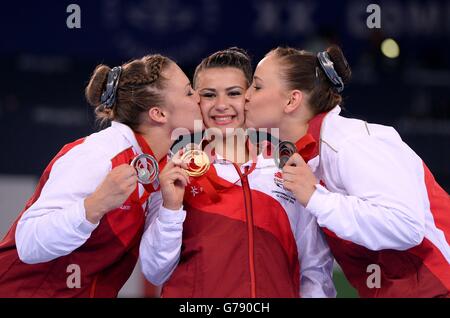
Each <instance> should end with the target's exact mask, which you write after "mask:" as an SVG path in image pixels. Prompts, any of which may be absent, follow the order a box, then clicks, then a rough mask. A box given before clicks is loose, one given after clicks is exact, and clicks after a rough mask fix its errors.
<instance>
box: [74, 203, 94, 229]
mask: <svg viewBox="0 0 450 318" xmlns="http://www.w3.org/2000/svg"><path fill="white" fill-rule="evenodd" d="M76 209H77V213H74V214H73V215H74V217H75V218H76V219H74V220H73V221H72V222H71V223H72V224H76V225H77V226H76V229H77V230H78V231H79V232H80V233H82V234H84V235H90V234H91V233H92V231H94V230H95V229H96V228H97V226H98V225H99V224H100V222H98V223H97V224H93V223H91V222H89V221H88V219H87V218H86V209H85V208H84V200H80V201H79V203H78V204H77V207H76Z"/></svg>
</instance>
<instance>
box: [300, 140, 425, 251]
mask: <svg viewBox="0 0 450 318" xmlns="http://www.w3.org/2000/svg"><path fill="white" fill-rule="evenodd" d="M336 155H337V160H336V162H335V164H334V165H333V166H331V167H330V169H331V170H330V171H331V173H334V174H335V175H336V177H337V178H338V180H339V181H338V182H339V183H341V185H340V186H342V188H343V189H344V191H345V192H346V194H341V193H332V192H330V191H328V190H326V189H325V188H324V187H322V186H320V185H316V190H315V191H314V193H313V195H312V196H311V198H310V200H309V202H308V204H307V210H309V211H310V212H311V213H312V214H313V215H315V216H316V217H317V221H318V223H319V225H321V226H323V227H327V228H328V229H330V230H331V231H333V232H334V233H335V234H336V235H337V236H338V237H340V238H342V239H345V240H348V241H352V242H354V243H356V244H359V245H362V246H365V247H366V248H368V249H371V250H382V249H396V250H406V249H409V248H411V247H414V246H416V245H418V244H420V243H421V242H422V240H423V237H424V232H425V211H424V210H425V209H424V202H423V199H422V198H423V194H422V193H421V192H420V184H419V183H418V180H419V178H418V177H417V173H418V172H417V165H415V163H414V162H415V161H414V159H415V157H414V156H413V152H412V151H411V150H410V149H409V148H408V147H407V146H406V145H404V144H403V143H399V142H392V141H389V140H388V141H385V140H380V139H378V138H375V137H371V136H365V137H362V138H357V139H351V140H348V141H347V142H346V144H345V145H343V147H342V148H341V149H339V152H338V153H337V154H336ZM326 164H330V163H326Z"/></svg>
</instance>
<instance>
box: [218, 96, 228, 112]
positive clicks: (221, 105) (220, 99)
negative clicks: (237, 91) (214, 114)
mask: <svg viewBox="0 0 450 318" xmlns="http://www.w3.org/2000/svg"><path fill="white" fill-rule="evenodd" d="M215 108H216V109H217V110H219V111H224V110H226V109H227V108H228V106H227V103H226V98H225V96H223V95H222V94H219V95H218V96H217V99H216V105H215Z"/></svg>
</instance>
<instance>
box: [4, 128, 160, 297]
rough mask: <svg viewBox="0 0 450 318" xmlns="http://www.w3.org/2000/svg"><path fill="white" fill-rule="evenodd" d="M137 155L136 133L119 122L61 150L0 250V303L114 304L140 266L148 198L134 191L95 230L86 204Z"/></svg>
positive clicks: (138, 188)
mask: <svg viewBox="0 0 450 318" xmlns="http://www.w3.org/2000/svg"><path fill="white" fill-rule="evenodd" d="M138 153H142V150H141V147H140V146H139V144H138V142H137V140H136V138H135V135H134V133H133V131H132V130H131V129H130V128H129V127H128V126H126V125H123V124H120V123H117V122H113V123H112V126H111V127H109V128H107V129H105V130H102V131H100V132H98V133H94V134H92V135H90V136H88V137H86V138H84V139H80V140H77V141H76V142H73V143H70V144H68V145H66V146H64V147H63V148H62V150H61V151H60V152H59V153H58V154H57V155H56V157H55V158H54V159H53V160H52V161H51V162H50V164H49V165H48V166H47V168H46V169H45V171H44V173H43V175H42V177H41V179H40V181H39V184H38V186H37V189H36V191H35V193H34V194H33V196H32V197H31V198H30V200H29V201H28V202H27V204H26V207H25V209H24V211H23V212H22V213H21V214H20V216H19V217H18V219H17V221H16V222H15V223H14V225H13V226H12V227H11V229H10V230H9V232H8V233H7V235H6V237H5V238H4V239H3V240H2V241H1V242H0V297H116V296H117V293H118V292H119V290H120V289H121V288H122V286H123V285H124V284H125V282H126V281H127V279H128V278H129V276H130V275H131V273H132V271H133V269H134V267H135V265H136V262H137V259H138V248H139V242H140V239H141V235H142V233H143V230H144V223H145V215H144V208H145V204H142V203H141V202H142V199H143V197H145V196H146V195H148V192H146V191H145V190H144V188H143V187H142V186H141V185H139V186H138V187H137V188H136V191H135V192H134V193H133V194H132V195H131V196H130V197H129V198H128V199H127V201H126V202H125V203H124V204H123V205H122V206H121V207H120V208H118V209H116V210H113V211H110V212H108V213H107V214H106V215H105V216H104V217H103V218H102V220H101V221H100V222H99V224H92V223H90V222H89V221H87V220H86V216H85V209H84V199H85V198H86V197H87V196H89V195H90V194H91V193H93V192H94V191H95V189H96V188H97V187H98V186H99V184H100V183H101V182H102V181H103V179H104V178H105V177H106V175H107V174H108V173H109V171H110V170H111V169H112V168H114V167H116V166H118V165H121V164H124V163H127V164H129V163H130V161H131V160H132V159H133V158H134V156H135V155H136V154H138ZM154 186H157V185H154ZM147 189H149V188H147ZM150 191H151V190H149V192H150ZM71 265H72V266H71ZM74 265H75V266H74ZM77 266H78V267H77ZM78 274H79V276H80V277H79V280H78V282H79V283H80V285H79V286H78V285H77V284H78V283H77V278H76V277H75V276H74V275H78Z"/></svg>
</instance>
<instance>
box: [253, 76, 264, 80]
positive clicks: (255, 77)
mask: <svg viewBox="0 0 450 318" xmlns="http://www.w3.org/2000/svg"><path fill="white" fill-rule="evenodd" d="M253 78H254V79H257V80H259V81H263V80H262V79H261V78H260V77H258V76H256V75H255V76H253Z"/></svg>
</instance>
